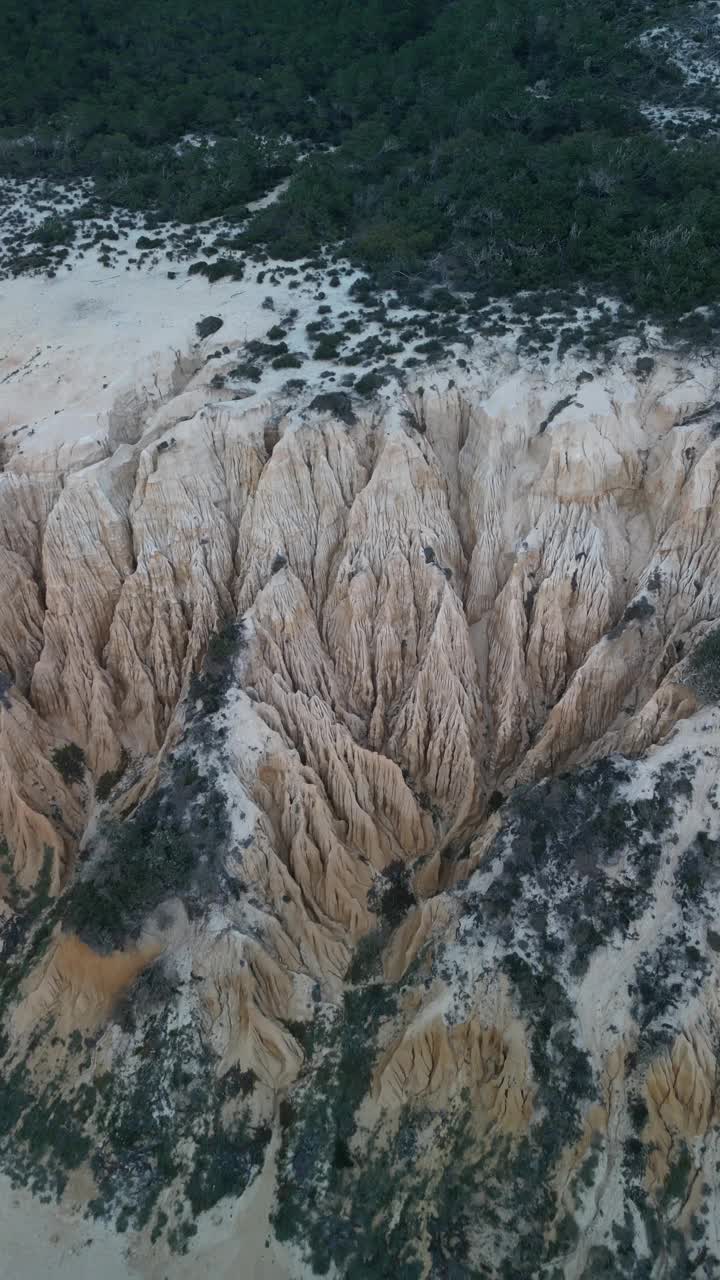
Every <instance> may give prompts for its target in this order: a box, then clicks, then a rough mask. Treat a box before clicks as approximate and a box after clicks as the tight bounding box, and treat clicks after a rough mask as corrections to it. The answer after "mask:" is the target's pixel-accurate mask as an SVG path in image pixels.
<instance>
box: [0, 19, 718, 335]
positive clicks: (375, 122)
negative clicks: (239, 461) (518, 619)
mask: <svg viewBox="0 0 720 1280" xmlns="http://www.w3.org/2000/svg"><path fill="white" fill-rule="evenodd" d="M683 12H687V6H680V8H678V6H677V5H672V4H669V3H664V2H663V0H659V2H658V3H654V4H652V5H648V4H646V3H641V2H639V0H636V2H635V3H621V0H598V2H597V3H596V2H595V0H572V2H570V0H454V2H453V3H449V2H448V0H438V2H434V3H429V0H394V2H393V3H391V4H387V3H381V0H372V2H371V3H368V4H363V5H358V4H356V3H353V0H336V2H334V3H329V2H327V0H326V2H324V3H320V4H318V3H317V2H316V0H315V2H314V3H313V4H312V5H311V6H309V5H308V4H307V3H301V4H289V3H288V0H267V3H265V4H263V5H255V4H251V3H249V0H244V2H243V3H237V4H234V5H228V4H227V3H225V0H207V2H206V3H204V4H202V5H199V4H197V3H195V2H194V0H181V2H177V0H154V3H153V4H152V5H147V4H146V3H143V2H142V0H127V2H126V0H123V3H122V4H121V3H120V0H110V2H109V3H108V2H106V0H104V2H103V3H102V4H101V3H100V2H99V0H84V2H83V3H81V4H76V3H70V0H48V2H47V3H40V2H39V0H30V2H28V3H25V2H24V3H22V4H20V2H19V0H10V3H9V4H7V5H5V6H3V12H2V14H1V15H0V74H1V75H2V80H3V85H4V89H5V92H4V94H3V103H2V106H0V172H3V173H5V174H12V173H14V174H24V175H28V174H35V173H52V174H54V175H56V176H65V177H72V176H76V175H91V176H93V177H94V178H95V179H96V183H97V196H98V198H99V200H100V201H101V202H102V201H105V202H116V203H119V204H122V205H124V206H126V207H131V208H135V209H146V210H147V209H152V210H154V211H155V213H156V214H157V215H159V216H162V217H165V218H166V217H177V218H180V219H183V220H189V221H193V220H198V219H205V218H208V217H211V216H213V215H219V214H227V215H229V216H230V217H232V218H235V217H239V216H240V215H241V214H242V212H243V210H244V208H245V205H246V202H247V201H249V200H251V199H252V198H253V197H254V196H255V195H258V194H260V193H261V192H263V191H266V190H267V189H268V188H269V187H270V186H271V185H272V183H273V181H274V180H275V179H276V178H279V177H281V176H282V175H284V174H287V173H289V172H290V171H291V170H293V172H294V176H293V180H292V181H291V183H290V186H289V188H288V190H287V192H286V193H285V194H284V196H283V197H282V199H281V200H280V201H279V202H278V203H277V204H275V205H272V206H270V207H269V208H268V209H265V210H263V211H261V212H260V213H259V214H257V215H256V217H255V218H254V219H253V221H252V223H251V225H250V228H249V231H248V233H247V236H246V242H248V243H256V244H258V245H264V244H266V245H268V246H269V248H270V249H271V251H272V252H273V254H275V255H280V256H287V257H290V258H292V257H296V256H304V255H307V254H308V253H311V252H312V251H313V250H315V249H317V247H318V245H319V244H321V243H323V242H336V241H340V240H344V241H346V244H347V247H348V248H349V251H350V252H351V254H352V255H353V257H354V258H355V259H356V260H359V261H360V262H362V263H363V264H365V265H366V266H367V267H369V268H371V269H372V270H373V271H376V272H378V273H379V274H380V275H381V276H382V277H383V278H384V279H387V280H392V281H393V282H394V283H396V284H400V285H403V284H404V285H407V284H408V282H409V281H410V280H412V278H413V277H414V276H421V277H422V278H423V279H424V280H426V279H427V273H428V269H429V268H430V269H431V274H434V276H435V277H436V278H438V279H441V280H444V281H446V282H448V283H451V284H454V285H455V286H460V285H462V286H463V287H465V288H469V289H473V290H475V291H476V292H477V293H478V295H485V296H486V295H487V294H499V293H506V292H514V291H517V290H518V289H534V288H537V289H543V288H545V287H547V286H550V285H553V286H560V287H566V286H569V285H571V284H573V283H575V282H577V281H578V280H584V281H586V282H587V283H589V284H590V285H591V287H592V288H593V289H594V290H597V291H599V290H609V291H612V292H616V293H621V294H622V295H624V297H625V298H626V300H627V301H629V302H630V303H632V304H634V305H635V306H636V307H637V308H639V309H641V310H643V311H645V312H648V313H651V314H657V315H659V316H661V317H664V318H671V317H676V316H677V315H679V314H681V313H683V312H684V311H686V310H687V309H688V308H691V307H694V306H697V305H698V304H702V303H711V302H714V301H715V300H716V299H717V297H718V294H720V262H719V261H718V258H717V254H716V253H715V252H714V245H715V243H716V240H717V234H718V230H719V229H720V227H719V221H720V212H719V211H718V203H717V200H716V199H715V193H716V191H717V187H718V180H719V178H720V146H719V145H718V142H717V140H716V139H712V138H706V139H705V140H704V141H697V140H690V139H686V140H685V142H684V143H683V145H682V146H681V147H677V146H672V145H671V144H669V143H668V142H666V141H664V140H663V138H662V137H661V136H659V134H658V133H657V132H655V131H653V128H652V125H651V123H650V121H649V119H648V117H647V116H646V115H645V114H643V112H642V111H641V110H640V106H641V104H642V103H647V102H649V103H653V102H656V103H661V104H665V105H668V104H669V105H670V107H672V106H673V105H682V104H684V103H686V101H687V100H688V99H687V95H688V93H689V92H690V90H688V88H687V86H686V85H685V84H684V83H683V80H682V76H681V73H680V71H679V70H678V68H677V66H676V65H675V64H674V63H673V62H672V60H671V59H670V58H669V57H668V54H667V52H666V51H664V50H663V49H662V48H660V47H655V46H652V47H649V46H646V45H643V44H641V43H639V42H638V37H639V36H640V34H641V33H642V32H643V31H644V30H646V29H647V28H648V27H650V26H653V25H656V24H658V23H660V22H662V21H663V20H666V21H673V20H674V19H675V18H676V17H678V16H679V17H680V18H681V17H682V14H683ZM702 92H703V93H704V94H705V95H706V96H707V94H708V93H711V92H712V90H711V89H707V88H705V89H704V90H703V91H702ZM187 133H193V134H195V135H200V136H201V137H202V136H203V135H205V136H208V135H210V136H212V139H213V141H214V142H215V145H214V146H209V145H207V146H205V145H200V146H185V147H184V148H177V147H173V145H171V144H177V142H178V140H179V139H180V138H182V137H183V135H185V134H187ZM288 136H290V137H291V138H293V139H294V140H295V142H296V143H297V144H298V146H297V147H294V146H293V145H291V144H288V142H287V138H288ZM300 147H301V148H302V149H303V150H308V151H309V152H310V155H309V158H307V159H306V160H305V161H304V162H302V163H299V164H297V163H294V158H295V157H296V156H297V153H298V149H299V148H300ZM331 147H332V148H334V149H333V150H331V149H330V148H331Z"/></svg>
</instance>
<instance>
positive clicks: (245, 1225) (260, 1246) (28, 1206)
mask: <svg viewBox="0 0 720 1280" xmlns="http://www.w3.org/2000/svg"><path fill="white" fill-rule="evenodd" d="M276 1150H277V1139H274V1140H273V1142H272V1143H271V1144H270V1147H269V1149H268V1156H267V1160H266V1163H265V1167H264V1169H263V1171H262V1173H261V1174H260V1176H259V1177H258V1178H256V1180H255V1182H254V1183H253V1184H252V1185H251V1186H250V1187H249V1188H248V1190H247V1192H246V1193H245V1195H244V1196H242V1197H241V1199H240V1200H238V1201H237V1202H236V1203H234V1204H233V1203H229V1204H227V1203H226V1205H225V1206H218V1208H217V1209H216V1210H213V1211H212V1212H210V1213H207V1214H203V1215H202V1216H201V1217H200V1218H199V1219H198V1222H197V1226H198V1233H197V1235H196V1236H195V1238H194V1240H192V1241H191V1244H190V1248H189V1250H188V1253H187V1254H185V1255H183V1256H178V1255H177V1254H170V1253H168V1252H167V1251H166V1249H165V1248H164V1247H161V1246H157V1248H156V1249H155V1248H152V1247H151V1246H148V1244H147V1242H146V1240H145V1239H144V1238H143V1239H140V1238H138V1237H136V1236H133V1235H132V1234H131V1233H128V1234H127V1235H122V1236H121V1235H118V1234H117V1233H116V1232H115V1231H113V1229H112V1228H111V1227H108V1226H106V1225H104V1224H103V1223H98V1222H94V1221H88V1220H86V1219H83V1218H78V1217H76V1216H75V1215H73V1214H72V1213H71V1212H69V1211H68V1210H66V1209H63V1208H62V1207H60V1206H57V1205H47V1204H42V1203H41V1202H40V1200H39V1199H37V1198H36V1197H35V1196H33V1195H31V1194H30V1192H28V1191H24V1190H14V1189H13V1188H12V1187H11V1185H10V1182H9V1180H8V1179H7V1178H5V1177H3V1176H2V1175H0V1280H45V1277H47V1276H52V1277H53V1280H196V1278H197V1277H199V1276H202V1275H205V1274H207V1276H208V1277H212V1280H225V1278H226V1277H227V1280H231V1277H232V1280H311V1277H312V1272H311V1271H310V1270H309V1269H308V1268H307V1267H305V1266H304V1265H303V1263H302V1262H301V1261H300V1260H299V1259H298V1258H297V1257H295V1256H293V1255H292V1254H291V1253H290V1252H289V1251H288V1250H287V1249H285V1248H284V1247H283V1246H282V1245H280V1244H278V1243H277V1241H274V1240H272V1238H271V1232H270V1228H269V1214H270V1210H271V1208H272V1202H273V1191H274V1183H275V1178H274V1169H275V1154H276Z"/></svg>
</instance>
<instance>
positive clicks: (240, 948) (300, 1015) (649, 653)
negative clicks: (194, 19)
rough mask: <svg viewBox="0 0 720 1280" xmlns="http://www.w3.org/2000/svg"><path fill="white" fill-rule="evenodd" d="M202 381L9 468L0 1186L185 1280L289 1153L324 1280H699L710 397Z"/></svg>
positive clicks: (173, 379)
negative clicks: (235, 387) (375, 398)
mask: <svg viewBox="0 0 720 1280" xmlns="http://www.w3.org/2000/svg"><path fill="white" fill-rule="evenodd" d="M202 356H203V351H202V348H199V347H196V348H195V350H194V351H192V352H188V353H185V354H182V355H181V354H180V353H175V355H174V356H173V358H172V359H170V360H168V361H167V362H166V367H164V368H161V369H159V370H158V374H157V376H156V377H155V378H154V380H150V379H149V378H146V379H145V382H144V383H143V384H142V387H141V390H140V391H139V392H137V393H136V394H135V395H134V396H133V395H130V394H129V393H128V392H125V393H123V396H121V397H120V398H119V399H118V402H117V404H116V405H115V407H114V409H113V412H112V413H110V414H108V415H106V416H104V417H103V419H102V420H101V421H98V422H96V423H95V425H94V426H93V429H92V430H91V431H90V432H89V433H86V434H85V435H84V436H83V438H82V446H81V447H80V446H79V445H78V444H77V443H76V444H75V445H74V446H73V447H72V448H70V447H67V448H65V447H62V446H58V443H57V427H56V425H55V426H53V428H52V430H50V428H49V427H48V428H47V430H45V431H43V429H38V431H37V434H36V436H35V437H34V439H33V441H26V443H25V446H24V447H23V449H22V451H21V450H19V448H17V447H16V446H15V445H14V444H13V441H12V437H11V436H10V435H9V434H8V435H6V436H5V437H4V444H5V448H4V453H3V461H4V466H3V470H2V473H0V580H2V583H3V592H2V595H1V596H0V664H2V674H0V680H1V681H2V683H1V684H0V827H1V829H2V834H3V836H4V839H5V843H6V846H7V854H6V857H5V859H4V862H3V869H2V873H1V875H2V880H1V881H0V890H1V891H2V896H3V900H4V907H3V912H4V914H3V917H2V926H1V927H0V941H1V942H2V947H3V951H2V956H3V961H4V962H6V975H5V979H4V988H3V997H2V1001H3V1016H4V1036H5V1038H4V1040H3V1046H4V1049H5V1051H6V1057H5V1066H4V1071H5V1079H6V1085H5V1093H6V1105H5V1108H4V1116H3V1119H2V1122H1V1123H0V1129H1V1130H2V1132H3V1133H4V1135H5V1141H6V1144H7V1147H6V1159H8V1158H9V1157H8V1154H7V1153H8V1152H9V1151H11V1150H12V1152H13V1153H14V1154H13V1159H12V1162H11V1163H12V1165H13V1168H14V1170H15V1173H16V1176H17V1177H18V1178H23V1179H28V1178H30V1179H34V1180H35V1185H37V1186H38V1187H47V1186H50V1185H53V1186H55V1187H57V1188H58V1189H59V1190H61V1191H63V1190H65V1193H66V1194H74V1195H75V1196H76V1198H77V1199H78V1200H81V1201H83V1202H86V1201H87V1200H90V1201H91V1202H92V1204H93V1206H94V1209H95V1211H96V1212H97V1213H110V1212H115V1213H118V1212H119V1214H120V1217H121V1220H122V1221H123V1224H124V1225H126V1224H127V1223H128V1222H129V1223H130V1225H131V1226H132V1227H133V1228H135V1229H136V1230H138V1231H152V1237H153V1247H155V1248H157V1249H159V1250H162V1249H165V1248H166V1247H167V1246H166V1243H165V1242H166V1238H168V1239H169V1242H170V1245H171V1247H173V1248H175V1249H182V1248H183V1247H187V1245H188V1240H189V1237H190V1235H191V1233H192V1221H193V1218H194V1217H195V1216H196V1215H197V1214H198V1213H200V1212H201V1211H202V1210H204V1209H206V1208H209V1207H211V1206H212V1205H213V1204H216V1203H217V1202H218V1200H219V1199H220V1198H221V1197H222V1196H223V1195H224V1194H230V1195H234V1196H238V1195H240V1194H241V1193H242V1191H243V1189H244V1188H245V1186H247V1185H248V1184H249V1183H250V1182H251V1181H252V1179H253V1177H254V1176H255V1175H256V1173H257V1171H258V1169H259V1168H260V1167H261V1165H262V1163H263V1160H264V1159H265V1155H264V1153H265V1151H266V1149H270V1148H267V1144H268V1142H270V1139H271V1135H272V1134H275V1135H277V1134H278V1133H279V1134H280V1147H279V1152H278V1154H277V1199H276V1212H275V1230H276V1232H277V1235H278V1236H279V1238H281V1239H284V1240H288V1241H291V1242H294V1243H295V1244H297V1245H298V1247H299V1248H300V1249H301V1250H302V1251H303V1252H304V1255H305V1258H306V1260H308V1261H309V1262H310V1264H311V1265H312V1266H313V1268H315V1270H316V1271H317V1272H319V1273H322V1274H324V1273H326V1272H327V1268H328V1267H331V1266H334V1267H335V1268H336V1274H338V1275H341V1276H353V1277H355V1276H357V1277H360V1276H363V1277H370V1276H375V1275H377V1276H382V1275H386V1274H390V1272H389V1271H387V1270H384V1269H383V1267H386V1266H387V1265H389V1263H388V1259H389V1258H390V1259H392V1274H394V1275H395V1274H397V1273H398V1271H399V1273H400V1274H401V1275H405V1276H407V1277H414V1276H417V1277H421V1276H430V1275H432V1276H450V1275H453V1276H473V1275H478V1276H483V1275H487V1276H495V1275H498V1276H501V1275H502V1276H518V1277H519V1276H528V1275H534V1274H538V1275H540V1274H543V1275H567V1276H571V1277H574V1276H578V1277H579V1276H590V1275H596V1274H597V1275H600V1274H608V1275H610V1274H622V1275H628V1276H631V1275H632V1276H635V1275H637V1276H638V1277H639V1276H645V1275H653V1276H658V1277H659V1276H665V1275H668V1276H669V1275H681V1274H682V1275H684V1274H690V1272H689V1271H688V1270H687V1269H686V1270H682V1269H681V1268H682V1267H686V1268H688V1267H690V1268H693V1267H694V1268H695V1270H694V1271H692V1274H698V1275H707V1276H711V1275H714V1274H717V1273H718V1272H717V1267H718V1265H720V1244H719V1242H718V1241H717V1239H716V1236H715V1230H716V1228H715V1226H714V1225H713V1222H714V1218H713V1209H714V1207H715V1208H716V1207H717V1203H718V1201H717V1190H718V1184H717V1171H716V1164H717V1160H716V1144H717V1141H718V1135H719V1134H720V1129H718V1109H717V1105H716V1098H715V1093H716V1075H717V1069H718V1066H717V1057H716V1055H717V1045H718V1027H717V1007H718V1006H717V959H716V956H717V952H716V946H717V947H718V948H720V938H719V937H718V935H717V934H716V933H714V930H713V920H714V917H715V913H716V908H717V902H718V899H717V886H716V883H715V878H716V874H717V872H716V864H717V859H718V857H719V856H720V855H719V854H718V852H717V851H718V848H719V847H720V846H718V843H717V842H718V836H719V835H720V833H719V832H718V829H717V821H716V808H717V801H716V781H715V779H716V769H717V752H718V746H717V743H718V737H717V730H718V724H717V712H716V711H715V710H714V709H713V707H712V706H710V705H709V701H708V689H707V685H703V681H702V679H701V678H700V677H699V676H698V671H697V666H696V665H694V660H693V653H694V652H695V651H696V649H697V646H698V644H699V642H701V641H702V639H703V637H704V636H705V635H706V634H709V633H711V632H712V628H713V625H714V623H715V622H716V619H717V616H718V592H719V591H720V507H719V505H718V502H717V499H716V493H717V487H718V479H719V478H720V435H718V433H717V423H718V420H719V419H718V411H717V405H716V398H717V397H716V381H717V371H716V370H715V369H714V368H713V367H712V365H711V364H710V363H703V362H701V361H699V362H697V363H696V364H694V365H693V364H690V363H689V362H688V361H682V360H679V359H676V358H674V357H672V356H670V355H668V354H665V355H662V356H659V357H658V359H657V360H656V361H655V362H654V364H652V368H650V367H649V364H650V363H652V362H648V361H643V362H639V363H638V364H637V365H636V364H635V362H634V358H633V359H631V358H629V357H628V358H627V359H625V360H624V361H623V360H622V359H621V358H618V361H617V363H616V364H614V365H612V366H609V367H607V366H606V367H603V368H594V367H587V368H585V367H580V366H579V365H577V363H575V364H572V363H568V364H567V365H566V366H564V367H555V368H553V371H552V376H550V375H548V374H546V373H545V372H544V371H543V370H536V371H534V372H528V371H523V370H521V369H514V370H513V371H509V370H508V369H507V368H497V367H494V368H488V369H487V370H484V371H482V372H480V373H478V372H477V371H476V372H472V373H471V372H468V373H467V374H466V375H465V381H464V382H463V381H462V380H461V379H462V372H461V370H459V369H458V370H456V371H455V377H454V380H453V379H450V380H448V378H447V377H445V378H444V380H443V382H442V383H441V384H440V383H438V385H437V386H435V387H426V388H425V389H423V388H421V387H416V388H415V389H414V390H412V389H410V390H407V391H406V392H405V393H403V394H402V395H398V396H397V397H388V398H386V399H385V401H383V402H379V403H378V404H377V405H376V406H375V407H369V408H368V407H365V408H361V407H358V406H355V407H354V409H353V412H352V414H350V415H347V414H343V415H341V416H338V415H337V414H335V413H333V412H332V411H327V410H326V411H318V410H317V409H312V408H310V407H309V403H310V396H306V397H305V398H302V397H298V396H295V397H288V396H287V395H286V396H283V395H281V394H278V396H277V397H275V398H273V399H272V400H268V401H264V402H259V403H258V402H257V399H253V400H251V401H249V402H248V403H246V402H245V400H243V399H240V400H228V399H226V398H223V395H222V392H221V391H219V390H217V389H215V390H213V386H212V385H211V382H210V377H209V372H208V369H207V366H206V364H205V363H203V360H202ZM234 358H236V357H235V355H234V354H233V353H229V354H228V357H227V359H228V363H230V362H231V361H232V360H233V359H234ZM217 368H218V364H217V363H214V364H213V369H214V370H217ZM65 412H66V413H67V412H69V411H68V410H66V411H65ZM51 425H52V423H51ZM710 701H711V699H710ZM678 726H679V728H678ZM61 1112H62V1114H63V1117H64V1118H63V1121H62V1124H61V1123H60V1121H59V1118H58V1117H59V1116H60V1114H61ZM33 1116H34V1117H35V1119H34V1120H32V1119H31V1117H33ZM43 1124H44V1125H45V1130H44V1131H42V1132H41V1130H43ZM273 1158H275V1157H274V1156H273ZM70 1169H75V1170H76V1171H80V1170H82V1171H84V1172H83V1177H84V1178H87V1179H89V1180H90V1185H91V1188H92V1190H91V1191H90V1192H88V1190H87V1187H85V1189H84V1190H83V1189H81V1178H80V1172H75V1173H74V1174H72V1180H71V1183H70V1187H69V1190H68V1189H67V1188H66V1184H67V1179H68V1171H69V1170H70ZM178 1196H179V1197H180V1199H179V1200H178ZM176 1201H177V1202H178V1203H179V1204H181V1206H182V1207H181V1208H180V1209H179V1210H178V1212H177V1214H175V1216H174V1217H170V1211H169V1206H170V1205H171V1204H174V1203H175V1202H176ZM147 1248H148V1250H150V1249H151V1246H150V1244H148V1245H147ZM298 1265H299V1264H298ZM603 1267H604V1268H605V1270H603V1269H602V1268H603ZM403 1268H404V1269H403ZM613 1268H614V1269H613ZM633 1268H634V1269H633ZM673 1268H675V1270H673ZM678 1268H680V1269H678ZM702 1268H705V1270H702Z"/></svg>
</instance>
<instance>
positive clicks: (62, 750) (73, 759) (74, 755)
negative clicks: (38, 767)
mask: <svg viewBox="0 0 720 1280" xmlns="http://www.w3.org/2000/svg"><path fill="white" fill-rule="evenodd" d="M50 759H51V760H52V762H53V764H54V765H55V768H56V769H57V771H58V773H59V774H60V775H61V777H62V778H63V780H64V781H65V782H67V783H68V784H69V785H72V784H73V783H77V782H82V781H83V779H84V777H85V753H84V751H83V750H82V748H81V747H79V746H78V745H77V743H75V742H69V743H68V744H67V746H64V747H56V748H55V750H54V751H53V752H52V754H51V756H50Z"/></svg>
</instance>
